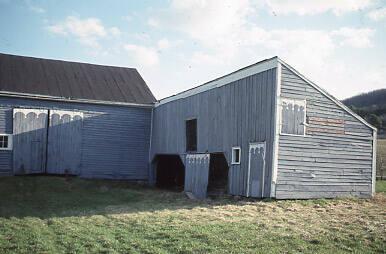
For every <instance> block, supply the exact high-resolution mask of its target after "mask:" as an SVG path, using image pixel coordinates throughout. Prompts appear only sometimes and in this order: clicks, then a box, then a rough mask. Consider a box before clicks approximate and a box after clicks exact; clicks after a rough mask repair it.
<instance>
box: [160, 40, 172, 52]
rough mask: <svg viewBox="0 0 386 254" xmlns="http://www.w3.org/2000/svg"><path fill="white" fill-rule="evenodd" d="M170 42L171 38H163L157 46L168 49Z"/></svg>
mask: <svg viewBox="0 0 386 254" xmlns="http://www.w3.org/2000/svg"><path fill="white" fill-rule="evenodd" d="M170 46H171V45H170V42H169V40H168V39H166V38H162V39H161V40H159V41H158V42H157V47H158V49H160V50H164V49H168V48H170Z"/></svg>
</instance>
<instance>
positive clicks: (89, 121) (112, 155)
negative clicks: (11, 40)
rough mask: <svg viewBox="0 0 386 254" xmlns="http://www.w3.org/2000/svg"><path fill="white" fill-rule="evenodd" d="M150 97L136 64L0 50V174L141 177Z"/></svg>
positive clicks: (147, 140)
mask: <svg viewBox="0 0 386 254" xmlns="http://www.w3.org/2000/svg"><path fill="white" fill-rule="evenodd" d="M154 102H155V98H154V96H153V95H152V93H151V91H150V90H149V88H148V87H147V85H146V84H145V82H144V81H143V79H142V78H141V76H140V74H139V73H138V72H137V70H136V69H130V68H120V67H110V66H100V65H92V64H84V63H73V62H65V61H57V60H47V59H38V58H31V57H21V56H13V55H6V54H0V133H1V135H0V175H19V174H46V173H47V174H71V175H79V176H81V177H87V178H111V179H135V180H146V179H147V172H146V171H147V170H146V169H147V167H148V158H149V145H150V129H151V126H150V125H151V112H152V107H153V105H154Z"/></svg>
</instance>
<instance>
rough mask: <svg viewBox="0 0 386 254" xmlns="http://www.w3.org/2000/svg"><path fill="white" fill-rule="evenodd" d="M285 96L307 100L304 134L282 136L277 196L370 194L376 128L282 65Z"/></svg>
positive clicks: (305, 196)
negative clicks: (373, 136) (373, 135)
mask: <svg viewBox="0 0 386 254" xmlns="http://www.w3.org/2000/svg"><path fill="white" fill-rule="evenodd" d="M281 97H282V98H293V99H303V100H304V99H306V101H307V105H306V115H307V122H308V124H309V125H308V126H307V127H306V136H289V135H280V139H279V155H278V159H279V161H278V179H277V185H276V198H279V199H285V198H320V197H323V198H329V197H340V196H349V195H355V196H360V197H368V196H370V195H371V179H372V178H371V171H372V130H371V129H370V128H369V127H367V126H365V125H364V124H363V123H361V122H360V121H358V120H357V119H355V118H354V117H353V116H352V115H350V114H348V113H347V112H346V111H344V110H343V109H342V108H340V107H339V106H337V105H336V104H335V103H334V102H333V101H331V100H330V99H328V98H327V97H325V96H324V95H323V94H321V93H320V92H319V91H317V90H316V89H315V88H313V87H312V86H311V85H309V84H307V83H306V82H305V81H303V80H302V79H301V78H300V77H298V76H297V75H295V74H294V73H293V72H291V71H290V70H289V69H287V68H286V67H284V66H283V68H282V80H281Z"/></svg>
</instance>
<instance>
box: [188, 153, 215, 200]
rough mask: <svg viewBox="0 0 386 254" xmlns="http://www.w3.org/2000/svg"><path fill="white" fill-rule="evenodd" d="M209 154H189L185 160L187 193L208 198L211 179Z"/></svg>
mask: <svg viewBox="0 0 386 254" xmlns="http://www.w3.org/2000/svg"><path fill="white" fill-rule="evenodd" d="M209 161H210V155H209V154H187V155H186V159H185V192H191V193H192V194H193V195H194V196H195V197H196V198H198V199H203V198H206V193H207V188H208V177H209Z"/></svg>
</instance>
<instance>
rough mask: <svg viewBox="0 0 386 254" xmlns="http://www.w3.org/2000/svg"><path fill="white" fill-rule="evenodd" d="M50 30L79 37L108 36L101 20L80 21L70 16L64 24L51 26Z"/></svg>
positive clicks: (88, 19)
mask: <svg viewBox="0 0 386 254" xmlns="http://www.w3.org/2000/svg"><path fill="white" fill-rule="evenodd" d="M48 30H49V31H51V32H53V33H57V34H64V35H68V34H70V35H75V36H78V37H90V36H94V37H104V36H106V34H107V32H106V29H105V27H104V26H103V25H102V22H101V21H100V20H99V19H97V18H86V19H80V18H78V17H74V16H68V17H67V18H66V19H65V20H64V21H63V22H60V23H57V24H55V25H52V26H49V27H48Z"/></svg>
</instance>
